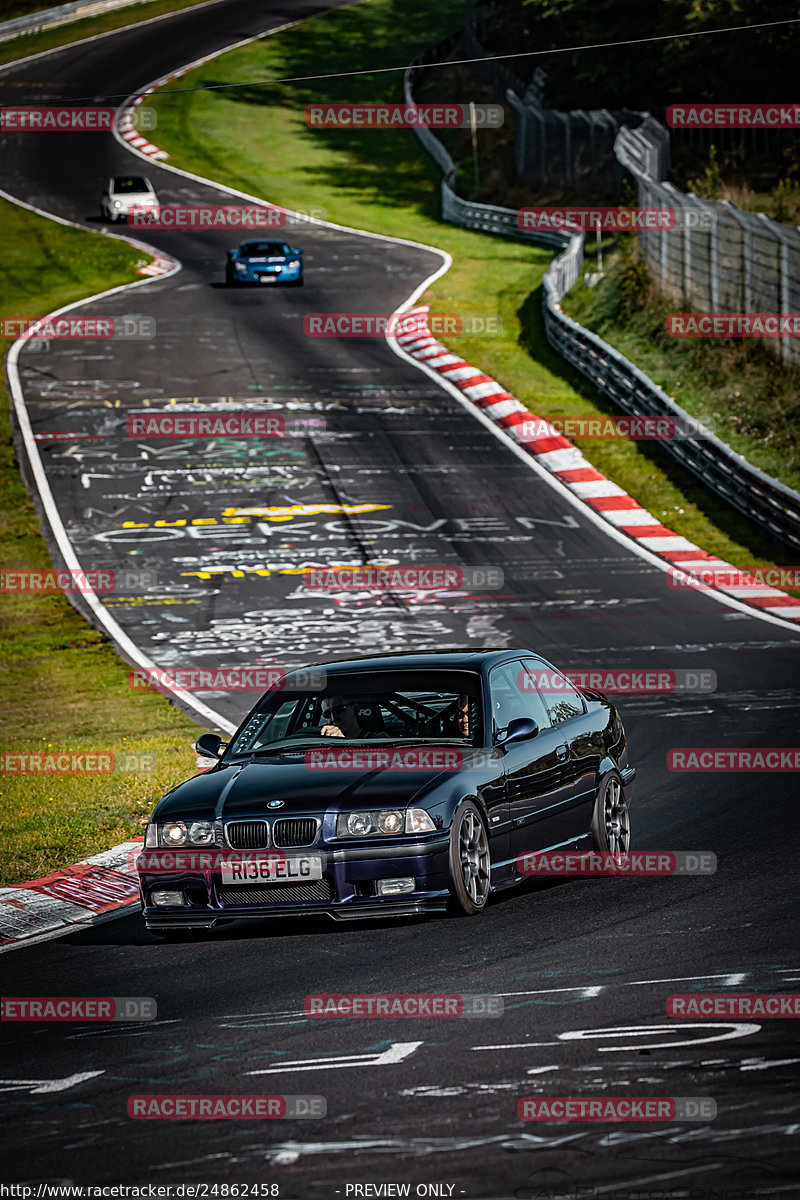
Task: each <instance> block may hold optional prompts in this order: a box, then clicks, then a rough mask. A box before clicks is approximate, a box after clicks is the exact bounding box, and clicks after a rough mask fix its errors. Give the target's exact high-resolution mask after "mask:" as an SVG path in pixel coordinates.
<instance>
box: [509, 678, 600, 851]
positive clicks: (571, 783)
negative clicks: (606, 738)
mask: <svg viewBox="0 0 800 1200" xmlns="http://www.w3.org/2000/svg"><path fill="white" fill-rule="evenodd" d="M524 661H525V666H526V668H527V670H528V673H529V675H531V676H532V680H533V684H534V686H535V687H536V689H537V691H538V693H539V695H540V696H541V698H542V701H543V703H544V705H545V707H546V708H547V714H548V717H549V719H550V725H551V727H552V729H553V731H554V732H555V733H556V734H557V736H558V741H559V745H560V746H563V747H565V748H566V754H565V755H564V751H563V750H562V751H561V753H562V755H563V756H564V759H563V764H562V770H563V774H562V780H561V788H562V795H561V807H560V810H559V811H558V812H554V813H553V821H552V832H553V835H554V837H555V838H556V841H555V842H554V844H555V845H558V844H561V843H563V842H565V841H567V840H569V839H570V838H575V837H580V836H581V835H582V834H586V833H587V832H588V830H589V826H590V824H591V820H592V809H593V807H594V800H595V787H596V780H597V772H598V769H599V766H600V758H601V746H600V742H599V740H598V737H597V734H596V730H595V724H596V723H595V722H594V721H593V720H592V717H591V715H590V714H589V712H588V708H587V705H586V701H585V700H584V698H583V696H581V694H580V692H579V691H578V690H577V689H576V688H575V687H574V686H573V685H572V684H571V683H570V681H569V680H568V679H567V677H566V676H565V675H564V674H563V672H561V671H558V670H556V669H555V668H554V667H553V666H551V665H550V663H545V662H543V661H541V660H537V659H525V660H524Z"/></svg>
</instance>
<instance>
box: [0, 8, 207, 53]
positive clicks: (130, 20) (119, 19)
mask: <svg viewBox="0 0 800 1200" xmlns="http://www.w3.org/2000/svg"><path fill="white" fill-rule="evenodd" d="M198 2H199V3H202V2H203V0H151V2H150V3H148V4H132V5H131V6H130V8H121V9H119V10H118V11H116V12H109V13H103V14H102V16H99V17H81V19H80V20H79V21H70V22H69V23H68V24H66V25H57V26H56V27H55V28H54V29H43V30H42V31H41V32H40V33H23V34H21V35H20V37H16V38H11V40H10V41H8V42H0V64H3V63H10V62H16V60H17V59H18V58H27V57H28V56H29V55H30V54H40V53H41V52H42V50H53V49H54V48H55V47H57V46H67V45H69V43H70V42H78V41H81V40H82V39H83V38H88V37H94V36H95V35H96V34H98V33H110V32H111V31H112V30H114V29H122V28H123V26H125V25H135V24H136V23H137V22H138V21H147V20H149V19H150V18H152V17H160V16H163V14H164V13H170V12H179V11H180V10H181V9H183V8H194V7H195V6H196V5H197V4H198ZM35 7H36V8H48V7H54V6H53V5H47V4H41V5H36V6H35ZM23 11H26V12H27V11H30V10H29V9H25V10H23ZM20 15H21V12H9V13H5V14H4V15H3V17H2V18H0V19H3V20H10V18H11V17H14V16H20Z"/></svg>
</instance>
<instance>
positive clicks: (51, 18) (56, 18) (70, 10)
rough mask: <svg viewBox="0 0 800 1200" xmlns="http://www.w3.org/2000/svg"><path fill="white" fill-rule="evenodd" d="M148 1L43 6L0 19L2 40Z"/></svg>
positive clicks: (80, 0) (76, 0) (83, 0)
mask: <svg viewBox="0 0 800 1200" xmlns="http://www.w3.org/2000/svg"><path fill="white" fill-rule="evenodd" d="M147 2H148V0H73V3H72V4H59V5H58V7H56V8H43V9H40V10H39V11H38V12H32V13H26V14H25V16H23V17H12V18H11V19H10V20H8V21H0V42H8V41H11V39H12V38H17V37H22V35H23V34H25V33H41V31H42V30H43V29H54V28H55V27H56V26H57V25H65V24H66V23H67V22H68V21H77V20H78V19H79V18H80V17H95V16H97V15H98V14H99V13H105V12H111V11H112V10H113V9H115V8H127V7H128V6H129V5H131V4H142V3H147Z"/></svg>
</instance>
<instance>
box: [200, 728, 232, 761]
mask: <svg viewBox="0 0 800 1200" xmlns="http://www.w3.org/2000/svg"><path fill="white" fill-rule="evenodd" d="M227 744H228V743H227V742H223V740H222V738H220V737H217V735H216V733H202V734H201V735H200V737H199V738H198V739H197V741H196V742H195V744H194V748H195V750H196V751H197V753H198V754H199V755H200V757H201V758H219V755H220V751H221V750H222V749H223V748H224V747H225V746H227Z"/></svg>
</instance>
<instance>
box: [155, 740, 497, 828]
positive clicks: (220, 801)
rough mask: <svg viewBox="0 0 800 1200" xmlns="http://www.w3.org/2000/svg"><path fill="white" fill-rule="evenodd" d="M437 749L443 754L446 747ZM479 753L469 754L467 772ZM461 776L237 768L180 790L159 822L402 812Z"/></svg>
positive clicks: (287, 764)
mask: <svg viewBox="0 0 800 1200" xmlns="http://www.w3.org/2000/svg"><path fill="white" fill-rule="evenodd" d="M436 748H437V750H441V749H442V744H441V743H439V744H438V745H437V747H436ZM445 748H447V749H451V750H452V749H454V747H445ZM423 749H424V747H420V750H423ZM459 749H463V748H459ZM477 753H478V752H477V751H471V752H469V751H468V752H466V753H465V754H464V759H463V767H467V766H468V765H469V762H470V759H471V758H473V757H475V756H476V755H477ZM463 767H462V769H463ZM456 773H457V770H448V771H442V768H441V766H438V765H437V766H435V767H433V768H416V769H414V770H408V769H403V770H396V769H395V770H389V769H386V768H381V769H375V768H372V769H370V770H360V769H348V770H344V769H338V768H337V769H336V770H331V769H329V768H324V769H313V768H311V767H308V766H306V765H305V763H304V761H303V760H302V759H293V760H289V761H287V760H283V761H280V760H277V759H273V760H271V761H263V760H262V761H258V762H253V761H251V762H247V763H232V764H230V765H229V766H220V767H215V768H214V769H213V770H211V771H207V772H205V773H204V774H202V775H198V776H196V777H195V778H194V779H189V780H187V781H186V783H182V784H180V785H179V786H178V787H177V788H175V789H174V790H173V791H172V792H169V793H168V794H167V795H166V796H165V797H164V799H163V800H162V801H161V803H160V804H159V805H158V808H157V809H156V813H155V817H156V819H157V820H165V819H166V818H168V817H172V818H173V819H175V820H178V819H181V818H183V819H201V818H205V819H206V820H208V819H209V818H211V817H212V816H216V817H225V818H229V817H254V816H267V815H280V816H289V815H291V814H295V813H309V814H310V813H322V812H324V811H325V810H326V809H328V808H337V809H338V808H341V809H346V810H352V809H362V808H393V807H400V806H405V805H407V804H408V803H409V802H410V801H411V800H412V799H416V798H419V797H420V795H421V794H424V793H425V792H427V791H429V790H430V788H431V787H432V786H433V785H434V784H435V783H436V782H437V781H438V780H440V779H448V778H452V777H453V776H454V775H455V774H456ZM277 800H280V801H282V804H281V806H280V808H268V807H267V805H268V804H269V802H270V801H277Z"/></svg>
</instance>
